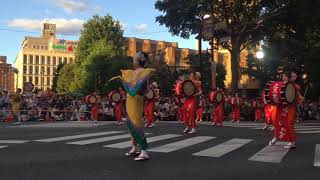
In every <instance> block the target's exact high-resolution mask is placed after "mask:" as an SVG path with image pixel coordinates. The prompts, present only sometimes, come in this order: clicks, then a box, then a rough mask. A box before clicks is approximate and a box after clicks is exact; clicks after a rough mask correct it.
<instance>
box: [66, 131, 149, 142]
mask: <svg viewBox="0 0 320 180" xmlns="http://www.w3.org/2000/svg"><path fill="white" fill-rule="evenodd" d="M150 134H151V133H146V135H150ZM130 137H131V135H130V134H123V135H116V136H108V137H101V138H95V139H88V140H82V141H75V142H68V143H67V144H74V145H88V144H96V143H101V142H107V141H113V140H118V139H126V138H130Z"/></svg>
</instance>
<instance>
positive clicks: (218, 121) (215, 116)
mask: <svg viewBox="0 0 320 180" xmlns="http://www.w3.org/2000/svg"><path fill="white" fill-rule="evenodd" d="M217 93H221V95H222V99H221V101H220V102H217V101H216V96H217ZM210 100H211V102H212V103H213V105H214V107H213V111H212V121H213V122H212V126H215V125H217V126H222V123H223V119H224V102H225V100H226V96H225V94H224V92H223V91H222V89H220V88H219V87H217V89H216V91H214V92H213V94H211V96H210Z"/></svg>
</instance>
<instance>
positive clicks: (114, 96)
mask: <svg viewBox="0 0 320 180" xmlns="http://www.w3.org/2000/svg"><path fill="white" fill-rule="evenodd" d="M120 99H121V95H120V93H117V92H114V93H112V94H111V101H112V102H114V103H117V102H119V101H120Z"/></svg>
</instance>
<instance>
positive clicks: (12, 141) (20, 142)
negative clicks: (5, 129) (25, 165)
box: [0, 140, 29, 144]
mask: <svg viewBox="0 0 320 180" xmlns="http://www.w3.org/2000/svg"><path fill="white" fill-rule="evenodd" d="M26 142H29V141H28V140H0V144H22V143H26Z"/></svg>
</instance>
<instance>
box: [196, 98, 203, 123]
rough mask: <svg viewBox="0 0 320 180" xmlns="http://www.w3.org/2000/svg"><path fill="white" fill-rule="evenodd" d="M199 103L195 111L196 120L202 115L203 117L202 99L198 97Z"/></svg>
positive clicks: (200, 119) (200, 118)
mask: <svg viewBox="0 0 320 180" xmlns="http://www.w3.org/2000/svg"><path fill="white" fill-rule="evenodd" d="M200 101H201V104H200V105H199V104H198V108H197V112H196V114H197V115H196V120H198V121H202V117H203V99H202V98H201V99H200Z"/></svg>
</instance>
